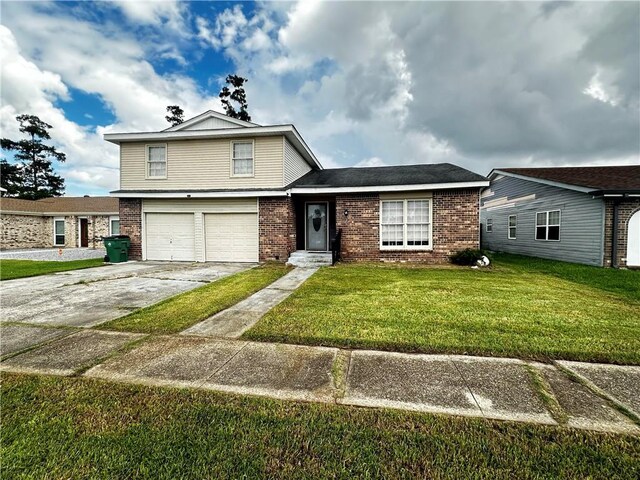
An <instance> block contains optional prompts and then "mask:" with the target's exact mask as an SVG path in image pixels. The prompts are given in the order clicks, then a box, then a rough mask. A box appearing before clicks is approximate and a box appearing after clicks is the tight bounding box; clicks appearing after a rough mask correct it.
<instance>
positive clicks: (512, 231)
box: [509, 215, 518, 240]
mask: <svg viewBox="0 0 640 480" xmlns="http://www.w3.org/2000/svg"><path fill="white" fill-rule="evenodd" d="M517 229H518V217H517V216H516V215H509V240H515V239H516V230H517Z"/></svg>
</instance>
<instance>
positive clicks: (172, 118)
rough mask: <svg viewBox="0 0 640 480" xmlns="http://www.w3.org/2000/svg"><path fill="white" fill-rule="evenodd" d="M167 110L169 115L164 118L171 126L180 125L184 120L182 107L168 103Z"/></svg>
mask: <svg viewBox="0 0 640 480" xmlns="http://www.w3.org/2000/svg"><path fill="white" fill-rule="evenodd" d="M167 112H169V115H167V116H166V117H164V118H165V119H166V120H167V122H169V123H170V124H171V126H172V127H175V126H176V125H180V124H181V123H182V122H184V110H182V108H180V107H179V106H178V105H168V106H167Z"/></svg>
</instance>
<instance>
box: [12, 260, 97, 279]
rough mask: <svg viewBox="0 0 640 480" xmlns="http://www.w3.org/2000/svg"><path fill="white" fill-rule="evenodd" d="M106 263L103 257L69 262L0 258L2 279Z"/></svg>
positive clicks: (33, 275)
mask: <svg viewBox="0 0 640 480" xmlns="http://www.w3.org/2000/svg"><path fill="white" fill-rule="evenodd" d="M102 265H104V262H103V261H102V259H101V258H90V259H88V260H71V261H69V262H53V261H40V260H9V259H7V260H0V280H13V279H15V278H23V277H35V276H36V275H46V274H47V273H56V272H65V271H67V270H79V269H81V268H90V267H100V266H102Z"/></svg>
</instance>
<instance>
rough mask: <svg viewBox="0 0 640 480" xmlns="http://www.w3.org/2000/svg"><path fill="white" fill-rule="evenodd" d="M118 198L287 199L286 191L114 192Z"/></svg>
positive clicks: (113, 194) (113, 195) (112, 194)
mask: <svg viewBox="0 0 640 480" xmlns="http://www.w3.org/2000/svg"><path fill="white" fill-rule="evenodd" d="M111 196H112V197H116V198H238V197H242V198H244V197H286V196H288V193H287V192H286V191H284V190H259V191H256V190H254V191H251V190H238V191H233V192H198V191H191V192H112V193H111Z"/></svg>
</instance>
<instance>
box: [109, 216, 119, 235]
mask: <svg viewBox="0 0 640 480" xmlns="http://www.w3.org/2000/svg"><path fill="white" fill-rule="evenodd" d="M115 220H117V221H118V222H119V221H120V217H119V216H118V215H112V216H110V217H109V236H111V235H113V225H112V224H111V222H113V221H115Z"/></svg>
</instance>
